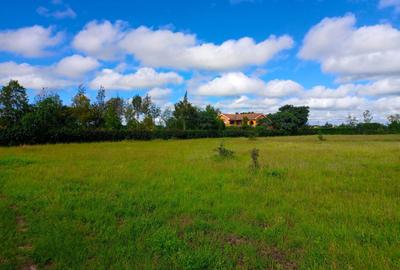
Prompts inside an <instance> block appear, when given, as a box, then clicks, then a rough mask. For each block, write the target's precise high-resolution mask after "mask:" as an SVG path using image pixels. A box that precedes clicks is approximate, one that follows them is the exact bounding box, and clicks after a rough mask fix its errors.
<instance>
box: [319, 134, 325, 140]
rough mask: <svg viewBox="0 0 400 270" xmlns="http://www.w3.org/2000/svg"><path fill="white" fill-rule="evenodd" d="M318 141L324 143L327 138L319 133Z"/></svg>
mask: <svg viewBox="0 0 400 270" xmlns="http://www.w3.org/2000/svg"><path fill="white" fill-rule="evenodd" d="M318 140H319V141H321V142H322V141H326V138H325V137H324V135H322V133H319V134H318Z"/></svg>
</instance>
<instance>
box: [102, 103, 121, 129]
mask: <svg viewBox="0 0 400 270" xmlns="http://www.w3.org/2000/svg"><path fill="white" fill-rule="evenodd" d="M123 107H124V101H123V100H122V99H121V98H119V97H117V98H111V99H110V100H108V101H107V103H106V111H105V127H106V128H108V129H120V128H121V127H122V115H123Z"/></svg>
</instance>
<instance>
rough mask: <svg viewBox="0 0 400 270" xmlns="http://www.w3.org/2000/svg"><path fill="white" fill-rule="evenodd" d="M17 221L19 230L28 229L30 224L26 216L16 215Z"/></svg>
mask: <svg viewBox="0 0 400 270" xmlns="http://www.w3.org/2000/svg"><path fill="white" fill-rule="evenodd" d="M16 223H17V231H18V232H26V231H27V230H28V225H27V224H26V221H25V218H24V217H23V216H20V215H18V216H17V217H16Z"/></svg>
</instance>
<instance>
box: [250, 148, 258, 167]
mask: <svg viewBox="0 0 400 270" xmlns="http://www.w3.org/2000/svg"><path fill="white" fill-rule="evenodd" d="M259 155H260V150H258V149H257V148H253V149H251V151H250V157H251V164H250V169H251V170H253V171H256V170H258V169H259V168H260V163H259V161H258V157H259Z"/></svg>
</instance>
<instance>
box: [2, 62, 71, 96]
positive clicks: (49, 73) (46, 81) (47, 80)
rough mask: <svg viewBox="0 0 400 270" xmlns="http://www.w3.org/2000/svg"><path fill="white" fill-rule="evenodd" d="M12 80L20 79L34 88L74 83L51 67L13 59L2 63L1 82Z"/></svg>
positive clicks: (22, 82)
mask: <svg viewBox="0 0 400 270" xmlns="http://www.w3.org/2000/svg"><path fill="white" fill-rule="evenodd" d="M10 80H18V81H19V82H20V83H21V84H22V85H23V86H24V87H26V88H28V89H34V90H40V89H42V88H51V89H57V88H65V87H67V86H71V85H73V84H74V82H73V81H69V80H66V79H63V78H59V77H57V76H55V75H54V73H53V70H52V68H51V67H39V66H32V65H30V64H27V63H22V64H17V63H15V62H12V61H10V62H4V63H0V84H2V85H4V84H6V83H8V82H9V81H10Z"/></svg>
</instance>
